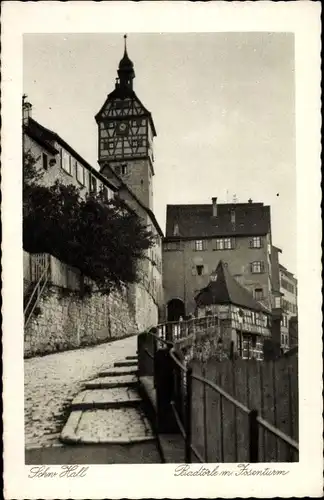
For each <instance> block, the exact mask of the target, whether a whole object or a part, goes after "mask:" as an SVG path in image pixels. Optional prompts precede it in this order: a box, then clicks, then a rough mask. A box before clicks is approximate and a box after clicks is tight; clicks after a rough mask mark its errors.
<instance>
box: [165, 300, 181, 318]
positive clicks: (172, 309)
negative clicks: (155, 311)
mask: <svg viewBox="0 0 324 500" xmlns="http://www.w3.org/2000/svg"><path fill="white" fill-rule="evenodd" d="M180 316H182V318H184V317H185V306H184V303H183V301H182V300H180V299H171V300H169V302H168V321H179V318H180Z"/></svg>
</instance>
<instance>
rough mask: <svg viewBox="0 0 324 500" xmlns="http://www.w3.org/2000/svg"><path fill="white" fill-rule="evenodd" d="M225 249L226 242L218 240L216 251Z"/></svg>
mask: <svg viewBox="0 0 324 500" xmlns="http://www.w3.org/2000/svg"><path fill="white" fill-rule="evenodd" d="M223 249H224V240H222V239H217V240H216V250H223Z"/></svg>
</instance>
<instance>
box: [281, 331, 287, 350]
mask: <svg viewBox="0 0 324 500" xmlns="http://www.w3.org/2000/svg"><path fill="white" fill-rule="evenodd" d="M280 341H281V342H280V343H281V346H282V347H289V338H288V333H282V334H281V336H280Z"/></svg>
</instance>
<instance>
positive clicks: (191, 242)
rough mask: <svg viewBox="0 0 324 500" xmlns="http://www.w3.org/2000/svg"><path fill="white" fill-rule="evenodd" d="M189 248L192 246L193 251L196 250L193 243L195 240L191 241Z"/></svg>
mask: <svg viewBox="0 0 324 500" xmlns="http://www.w3.org/2000/svg"><path fill="white" fill-rule="evenodd" d="M191 246H192V249H193V250H196V241H195V240H193V241H192V242H191Z"/></svg>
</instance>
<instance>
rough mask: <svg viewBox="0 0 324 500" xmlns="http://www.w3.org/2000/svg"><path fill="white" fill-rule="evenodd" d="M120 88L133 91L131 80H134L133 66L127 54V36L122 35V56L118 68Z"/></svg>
mask: <svg viewBox="0 0 324 500" xmlns="http://www.w3.org/2000/svg"><path fill="white" fill-rule="evenodd" d="M118 76H119V85H120V88H123V89H130V90H133V79H134V78H135V72H134V64H133V62H132V61H131V60H130V58H129V57H128V53H127V35H126V34H125V35H124V55H123V58H122V59H121V61H120V63H119V66H118Z"/></svg>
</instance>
